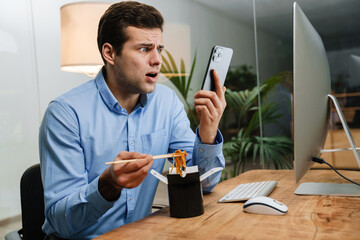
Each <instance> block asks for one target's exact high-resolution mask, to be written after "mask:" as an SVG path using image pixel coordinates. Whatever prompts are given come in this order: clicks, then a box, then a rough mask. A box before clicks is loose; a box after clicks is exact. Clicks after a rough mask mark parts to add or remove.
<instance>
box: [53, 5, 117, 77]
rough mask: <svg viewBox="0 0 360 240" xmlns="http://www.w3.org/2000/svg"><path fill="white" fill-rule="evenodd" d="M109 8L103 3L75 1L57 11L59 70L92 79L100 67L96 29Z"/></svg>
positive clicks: (101, 64)
mask: <svg viewBox="0 0 360 240" xmlns="http://www.w3.org/2000/svg"><path fill="white" fill-rule="evenodd" d="M110 5H111V4H110V3H104V2H76V3H70V4H66V5H64V6H62V7H61V8H60V18H61V67H60V69H61V70H63V71H68V72H77V73H84V74H86V75H88V76H90V77H94V76H96V74H97V73H98V72H99V70H100V69H101V67H102V66H103V61H102V58H101V55H100V53H99V50H98V47H97V28H98V24H99V20H100V18H101V16H102V15H103V14H104V12H105V11H106V10H107V9H108V7H109V6H110Z"/></svg>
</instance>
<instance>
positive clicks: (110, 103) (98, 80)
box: [95, 69, 153, 112]
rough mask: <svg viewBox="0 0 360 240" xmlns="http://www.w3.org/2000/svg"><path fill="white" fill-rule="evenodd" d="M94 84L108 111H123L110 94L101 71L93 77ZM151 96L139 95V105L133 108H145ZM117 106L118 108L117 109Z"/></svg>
mask: <svg viewBox="0 0 360 240" xmlns="http://www.w3.org/2000/svg"><path fill="white" fill-rule="evenodd" d="M95 84H96V86H97V88H98V90H99V93H100V95H101V97H102V99H103V101H104V103H105V105H106V106H107V107H108V108H109V109H110V110H115V111H116V112H117V111H124V110H123V109H122V107H121V106H120V104H119V103H118V101H117V100H116V98H115V97H114V95H113V94H112V92H111V91H110V89H109V87H108V85H107V84H106V81H105V78H104V75H103V70H102V69H101V70H100V71H99V73H98V74H97V76H96V77H95ZM152 95H153V93H150V94H141V95H140V99H139V104H138V105H137V106H136V107H135V109H137V108H139V107H145V106H146V105H147V103H148V102H149V100H150V99H151V96H152ZM117 106H119V107H117Z"/></svg>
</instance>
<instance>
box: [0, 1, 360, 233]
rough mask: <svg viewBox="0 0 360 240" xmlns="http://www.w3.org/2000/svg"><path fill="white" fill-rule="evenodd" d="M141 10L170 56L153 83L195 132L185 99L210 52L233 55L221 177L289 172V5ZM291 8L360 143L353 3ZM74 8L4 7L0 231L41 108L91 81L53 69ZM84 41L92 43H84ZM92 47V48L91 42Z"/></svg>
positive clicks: (343, 160) (335, 136)
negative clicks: (310, 28)
mask: <svg viewBox="0 0 360 240" xmlns="http://www.w3.org/2000/svg"><path fill="white" fill-rule="evenodd" d="M81 2H82V1H77V3H81ZM86 2H92V1H86ZM97 2H101V3H108V4H111V3H114V2H116V1H97ZM141 2H145V3H147V4H150V5H153V6H154V7H156V8H157V9H158V10H159V11H160V12H161V13H162V14H163V16H164V18H165V23H166V24H165V29H164V44H165V49H166V50H167V52H165V53H164V55H163V58H164V61H169V62H170V64H169V66H168V67H164V68H163V69H162V71H163V73H164V74H163V76H162V77H161V79H160V80H159V83H161V84H165V85H168V86H170V87H172V88H173V89H175V90H176V91H177V93H178V94H179V97H181V99H182V100H183V102H184V104H185V106H186V108H187V111H188V113H189V118H190V119H191V121H192V124H193V126H195V125H196V119H194V118H193V115H192V114H193V113H192V103H193V97H192V96H193V94H194V93H195V92H196V91H198V90H199V89H200V87H201V83H202V80H203V77H204V74H205V68H206V65H207V61H208V57H209V54H210V50H211V48H212V47H213V46H214V45H221V46H226V47H231V48H233V50H234V55H233V59H232V63H231V68H230V70H229V73H228V76H227V80H226V86H227V88H228V90H227V93H226V97H227V101H228V107H227V109H226V111H225V113H224V117H223V120H222V123H221V126H220V128H221V131H222V133H223V135H224V138H225V144H224V152H225V154H226V160H227V168H226V170H225V171H224V173H223V179H227V178H231V177H233V176H235V175H238V174H240V173H241V172H243V171H246V170H247V169H251V168H292V154H293V145H292V117H291V112H292V106H291V95H292V65H293V62H292V61H293V60H292V40H293V39H292V5H293V1H290V0H222V1H217V0H148V1H141ZM297 2H298V3H299V5H300V7H301V8H302V10H303V11H304V13H305V14H306V15H307V17H308V18H309V20H310V22H311V23H312V24H313V25H314V27H315V29H316V30H317V31H318V33H319V34H320V36H321V38H322V40H323V41H324V45H325V48H326V50H327V54H328V59H329V65H330V70H331V78H332V91H333V93H334V95H335V96H336V97H337V98H338V100H339V102H340V103H341V106H342V110H343V112H344V115H345V117H346V120H347V122H348V124H349V126H350V128H351V131H352V134H353V136H354V138H355V140H356V142H357V144H359V136H360V132H359V128H360V126H359V125H360V99H359V97H360V79H359V78H360V14H359V11H360V1H358V0H317V1H308V0H299V1H297ZM71 3H73V2H72V1H67V0H58V1H45V0H14V1H3V2H2V3H1V5H2V6H1V7H0V61H1V66H0V70H1V74H2V77H1V79H0V82H1V88H0V164H1V168H0V228H1V226H3V225H6V224H7V223H9V222H12V221H13V219H15V220H19V219H20V218H19V215H20V214H21V209H20V193H19V184H20V177H21V175H22V173H23V172H24V171H25V169H27V168H28V167H29V166H31V165H33V164H35V163H38V162H39V154H38V128H39V126H40V123H41V119H42V116H43V114H44V112H45V109H46V107H47V105H48V103H49V102H50V101H51V100H52V99H54V98H55V97H57V96H59V95H60V94H62V93H64V92H66V91H67V90H70V89H71V88H73V87H75V86H77V85H79V84H81V83H84V82H85V81H88V80H90V79H92V77H91V74H90V76H89V74H83V73H74V72H67V71H62V70H61V69H60V67H61V64H62V63H63V62H62V61H63V60H62V54H63V53H62V51H63V50H64V48H65V47H64V46H62V43H61V41H62V37H63V36H64V35H62V34H64V33H62V32H61V30H62V22H61V18H62V17H61V16H60V8H61V7H62V6H64V5H67V4H71ZM95 27H96V26H95ZM85 28H86V27H85ZM69 37H71V35H70V36H69ZM68 40H69V39H68ZM90 40H91V41H96V39H84V41H90ZM63 41H64V40H63ZM70 42H72V39H70ZM91 44H93V45H95V46H96V42H95V43H94V42H93V43H90V45H91ZM62 48H63V49H62ZM89 51H90V49H89ZM92 51H95V52H96V51H97V49H93V50H92ZM85 64H86V63H85ZM191 69H193V71H191ZM177 81H184V82H185V83H189V88H188V89H185V90H186V91H184V89H181V87H179V86H178V85H176V82H177ZM330 127H331V131H329V135H328V138H327V142H326V148H343V147H349V144H348V142H347V140H346V137H345V133H344V132H343V130H342V127H341V124H340V122H339V119H338V117H337V115H336V113H335V112H333V113H332V115H331V124H330ZM244 146H245V147H244ZM246 146H248V147H246ZM324 157H325V159H326V160H328V161H329V162H330V163H333V164H334V165H335V167H338V168H354V166H356V163H355V160H354V157H353V155H352V153H351V152H337V153H327V154H326V155H325V156H324ZM0 235H1V234H0Z"/></svg>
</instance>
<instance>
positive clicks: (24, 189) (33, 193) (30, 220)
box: [5, 164, 45, 240]
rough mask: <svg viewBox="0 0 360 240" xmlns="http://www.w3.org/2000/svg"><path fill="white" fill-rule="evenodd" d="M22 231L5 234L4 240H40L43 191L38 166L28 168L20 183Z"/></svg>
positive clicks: (42, 218) (42, 221) (42, 217)
mask: <svg viewBox="0 0 360 240" xmlns="http://www.w3.org/2000/svg"><path fill="white" fill-rule="evenodd" d="M20 197H21V215H22V216H21V217H22V229H20V230H18V231H16V230H15V231H12V232H10V233H8V234H6V236H5V239H6V240H42V239H44V237H45V234H44V233H43V231H42V230H41V227H42V225H43V223H44V220H45V216H44V189H43V185H42V182H41V174H40V164H35V165H33V166H31V167H29V168H28V169H27V170H26V171H25V172H24V173H23V175H22V177H21V181H20Z"/></svg>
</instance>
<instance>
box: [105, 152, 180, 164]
mask: <svg viewBox="0 0 360 240" xmlns="http://www.w3.org/2000/svg"><path fill="white" fill-rule="evenodd" d="M180 156H181V154H173V153H169V154H162V155H157V156H153V159H161V158H169V157H180ZM137 160H138V159H128V160H116V161H113V162H106V163H105V165H111V164H118V163H128V162H135V161H137Z"/></svg>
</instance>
